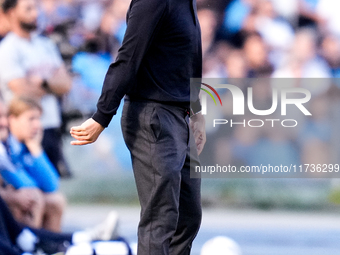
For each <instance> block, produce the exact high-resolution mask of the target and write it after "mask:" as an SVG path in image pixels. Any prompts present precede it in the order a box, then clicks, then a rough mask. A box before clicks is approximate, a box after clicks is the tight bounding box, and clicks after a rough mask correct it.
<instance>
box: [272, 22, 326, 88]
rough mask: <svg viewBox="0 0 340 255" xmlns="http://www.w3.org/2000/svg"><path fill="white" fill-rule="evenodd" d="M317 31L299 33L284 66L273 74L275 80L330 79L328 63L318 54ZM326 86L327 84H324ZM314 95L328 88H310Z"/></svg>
mask: <svg viewBox="0 0 340 255" xmlns="http://www.w3.org/2000/svg"><path fill="white" fill-rule="evenodd" d="M317 53H318V52H317V35H316V33H315V30H312V29H308V28H303V29H300V30H299V31H297V33H296V36H295V39H294V43H293V45H292V48H291V49H290V53H289V54H288V55H287V58H286V60H285V61H284V62H283V65H282V66H281V67H279V68H278V69H277V70H275V72H274V73H273V77H274V78H330V77H331V70H330V68H329V66H328V64H327V62H326V61H325V60H324V59H323V58H322V57H320V56H319V55H318V54H317ZM324 85H326V83H325V84H324ZM309 89H310V91H311V92H312V93H319V91H325V90H326V89H327V87H313V88H309Z"/></svg>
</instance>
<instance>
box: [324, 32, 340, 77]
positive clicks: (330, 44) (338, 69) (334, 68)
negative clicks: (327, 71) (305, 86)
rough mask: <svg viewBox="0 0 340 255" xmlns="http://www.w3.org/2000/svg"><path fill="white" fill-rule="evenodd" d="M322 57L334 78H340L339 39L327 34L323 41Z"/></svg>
mask: <svg viewBox="0 0 340 255" xmlns="http://www.w3.org/2000/svg"><path fill="white" fill-rule="evenodd" d="M321 56H322V57H323V58H324V59H325V60H326V62H327V64H328V65H329V67H330V68H331V72H332V76H333V77H335V78H340V40H339V38H338V37H336V36H334V35H331V34H327V35H326V36H325V37H324V38H323V39H322V43H321Z"/></svg>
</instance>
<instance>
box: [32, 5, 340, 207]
mask: <svg viewBox="0 0 340 255" xmlns="http://www.w3.org/2000/svg"><path fill="white" fill-rule="evenodd" d="M129 4H130V0H109V1H108V0H97V1H93V0H92V1H91V0H40V13H39V19H38V27H39V28H38V31H39V33H41V34H44V35H45V36H47V37H49V38H50V39H52V40H53V41H54V42H55V43H56V44H57V46H58V48H59V50H60V53H61V55H62V58H63V60H64V61H65V63H66V66H67V69H68V71H69V72H70V73H71V74H72V77H73V83H72V89H71V91H70V93H69V94H68V95H66V96H64V98H63V100H62V111H63V120H64V131H65V136H64V142H65V145H64V151H65V156H66V157H67V159H68V161H69V162H70V166H71V169H73V170H72V171H73V172H74V173H75V176H74V177H75V178H74V179H78V180H79V179H81V178H83V179H84V178H85V179H86V177H84V176H87V175H88V176H89V177H88V179H86V180H90V179H91V180H92V183H91V182H86V185H87V186H86V187H87V188H88V189H87V190H91V191H92V193H91V192H90V191H89V192H87V191H85V190H84V187H82V185H84V182H79V183H78V184H77V183H76V181H75V182H74V183H73V185H68V184H67V183H66V184H65V185H64V187H63V188H64V190H65V191H66V192H69V193H68V194H69V195H70V197H72V195H73V196H83V197H87V198H89V197H92V199H93V200H96V199H98V198H100V199H103V200H105V199H107V197H105V196H110V195H112V194H114V197H115V199H116V200H117V199H119V197H124V196H126V197H128V198H129V199H131V198H133V199H134V201H135V199H136V197H135V191H134V187H133V183H132V182H131V181H128V182H124V178H125V177H124V176H127V177H126V178H127V180H131V176H132V173H131V172H132V171H131V164H130V157H129V154H128V151H127V149H126V148H125V144H124V142H123V139H122V136H121V133H120V124H119V121H120V120H119V119H120V118H119V115H120V112H118V114H117V115H118V116H117V117H115V118H114V119H113V121H112V123H111V125H110V127H109V128H108V129H107V130H106V131H105V132H104V133H103V135H102V137H100V139H99V141H98V143H96V144H94V145H91V146H87V147H81V148H80V147H77V148H74V147H71V146H69V145H68V142H69V141H70V139H71V138H70V137H69V135H68V128H69V126H70V125H71V124H74V123H75V122H79V123H81V121H82V120H83V119H85V118H87V117H89V116H91V114H92V113H93V112H94V111H95V109H96V108H95V107H96V101H97V99H98V97H99V95H100V91H101V86H102V82H103V80H104V76H105V73H106V71H107V68H108V66H109V65H110V63H111V62H112V61H114V59H115V57H116V56H117V52H118V49H119V46H120V45H121V43H122V40H123V36H124V31H125V29H126V12H127V10H128V7H129ZM197 8H198V17H199V20H200V24H201V30H202V45H203V61H204V62H203V77H204V78H230V79H231V78H232V79H244V78H252V79H258V78H273V79H274V78H275V79H276V78H293V79H295V80H296V81H297V82H295V85H294V86H300V87H305V88H307V89H308V90H309V91H311V93H312V98H313V100H312V103H310V104H309V105H308V108H309V109H311V112H312V113H313V116H312V117H310V118H308V119H303V118H302V117H301V116H300V117H299V123H300V124H299V128H298V129H296V130H295V131H294V132H286V131H285V130H280V128H277V129H276V128H275V129H270V128H263V129H255V130H253V129H251V130H250V129H248V128H235V129H226V128H225V127H223V128H222V129H211V128H209V127H207V132H208V139H210V140H209V143H208V144H207V147H206V149H205V151H208V152H209V156H204V155H203V163H204V162H209V161H210V162H211V161H216V160H218V162H224V163H225V164H229V163H230V164H231V163H233V162H242V163H244V164H258V163H259V162H261V163H262V162H264V163H266V162H272V163H275V162H276V163H277V162H283V163H285V162H286V163H287V162H291V163H293V164H297V165H298V164H301V163H302V164H303V163H308V164H312V163H339V161H338V158H339V156H340V146H339V144H340V143H339V142H340V137H339V132H338V127H339V125H340V118H339V116H338V115H339V114H338V110H337V109H338V107H339V98H340V90H339V89H340V86H339V84H340V83H339V82H337V79H336V78H340V25H339V24H340V15H339V14H338V10H339V9H340V2H339V1H334V0H285V1H280V0H214V1H211V0H197ZM164 64H166V63H164ZM307 78H313V79H314V81H315V79H318V80H319V81H320V82H317V83H315V82H301V81H303V80H304V79H307ZM305 81H306V80H305ZM252 86H253V89H254V97H255V98H254V101H255V104H256V105H257V106H258V108H261V107H263V109H268V106H269V107H270V105H271V99H272V92H271V85H270V83H268V82H258V83H254V84H253V85H252ZM242 89H243V90H244V91H245V90H246V87H243V88H242ZM222 97H223V99H222V101H223V102H227V104H228V102H231V97H230V94H228V93H222ZM223 109H227V110H226V111H227V112H223V110H222V109H221V110H219V111H217V112H216V113H215V115H216V116H219V117H221V116H222V117H223V116H229V117H230V112H228V108H226V107H225V108H223ZM120 110H121V109H120ZM84 154H85V155H89V156H86V157H84V156H83V155H84ZM212 155H213V156H212ZM84 169H91V170H89V171H87V170H86V171H84ZM108 173H111V174H112V173H113V174H112V176H113V177H112V178H113V179H115V180H116V182H114V185H113V184H112V179H110V177H109V178H108V177H107V176H108ZM94 176H96V177H98V176H99V179H100V180H101V182H98V183H101V184H100V185H98V187H95V185H96V184H95V183H96V182H95V181H94V180H95V178H94ZM103 179H105V180H104V182H103ZM71 181H72V180H71ZM105 181H108V182H107V183H105ZM110 181H111V182H110ZM127 183H129V184H127ZM212 184H213V185H212ZM203 188H204V189H206V191H203V194H204V195H203V199H204V202H206V204H208V205H210V204H213V205H219V204H223V201H225V203H227V204H234V205H246V206H247V205H250V206H260V207H265V208H267V207H269V208H270V207H275V206H283V207H284V206H286V207H287V206H288V207H289V206H290V207H294V208H296V207H297V208H300V207H308V208H310V207H313V208H324V207H325V206H326V207H327V208H331V207H333V206H334V204H333V202H339V201H340V195H339V194H340V192H339V190H340V189H339V188H338V184H337V181H336V180H330V179H313V180H312V179H299V180H298V179H288V180H275V179H271V180H259V179H244V180H229V179H224V180H203ZM77 190H78V191H77ZM79 190H80V191H79ZM95 190H97V191H95ZM129 190H133V192H132V193H131V192H130V191H129ZM302 190H303V191H302ZM77 192H78V193H77ZM91 194H95V195H91ZM96 194H97V195H96ZM103 194H105V195H103ZM217 201H218V202H217Z"/></svg>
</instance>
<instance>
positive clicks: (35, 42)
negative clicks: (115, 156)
mask: <svg viewBox="0 0 340 255" xmlns="http://www.w3.org/2000/svg"><path fill="white" fill-rule="evenodd" d="M3 10H4V12H5V13H7V15H8V17H9V20H10V23H11V29H12V32H11V33H9V34H8V35H7V36H6V38H5V39H4V40H3V41H2V43H1V45H0V77H1V85H0V86H1V90H2V93H3V96H4V97H5V100H6V101H7V102H8V101H10V99H11V97H12V96H13V94H14V95H16V96H22V95H25V96H27V97H31V98H35V99H38V100H40V101H41V104H42V108H43V116H42V124H43V127H44V137H43V147H44V150H45V152H46V154H47V155H48V157H49V159H50V160H51V162H52V163H53V165H54V166H55V167H56V169H57V170H58V172H59V174H60V175H61V176H69V175H70V172H69V170H68V167H67V165H66V162H65V160H64V157H63V153H62V150H61V149H62V148H61V145H62V144H61V143H62V141H61V132H60V126H61V124H62V123H61V109H60V105H59V98H60V97H61V96H63V95H65V94H66V93H67V92H68V91H69V90H70V87H71V78H70V76H69V74H68V72H67V70H66V68H65V66H64V64H63V61H62V59H61V57H60V54H59V52H58V50H57V48H56V46H55V45H54V44H53V43H52V42H51V41H50V40H49V39H47V38H44V37H42V36H38V35H36V34H35V33H34V31H35V30H36V28H37V16H38V8H37V2H36V0H5V1H4V3H3Z"/></svg>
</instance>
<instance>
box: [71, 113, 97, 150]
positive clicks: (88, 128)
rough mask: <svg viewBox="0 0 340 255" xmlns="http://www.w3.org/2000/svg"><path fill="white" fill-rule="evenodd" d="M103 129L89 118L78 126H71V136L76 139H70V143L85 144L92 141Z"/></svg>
mask: <svg viewBox="0 0 340 255" xmlns="http://www.w3.org/2000/svg"><path fill="white" fill-rule="evenodd" d="M103 130H104V127H103V126H102V125H100V124H99V123H98V122H96V121H95V120H94V119H92V118H90V119H88V120H87V121H85V122H84V123H83V124H81V125H80V126H77V127H72V128H71V131H70V133H71V136H72V137H73V138H75V139H77V141H72V142H71V144H72V145H85V144H89V143H94V142H95V141H96V140H97V138H98V136H99V135H100V133H101V132H102V131H103Z"/></svg>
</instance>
